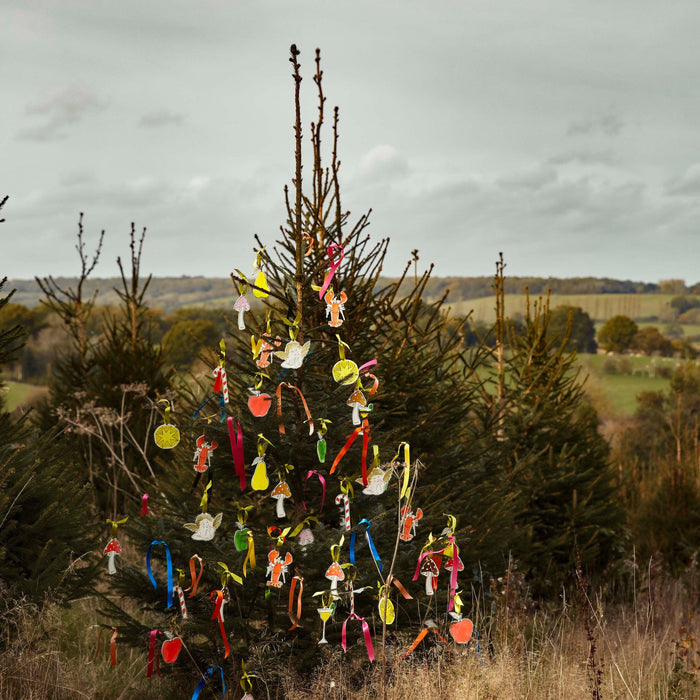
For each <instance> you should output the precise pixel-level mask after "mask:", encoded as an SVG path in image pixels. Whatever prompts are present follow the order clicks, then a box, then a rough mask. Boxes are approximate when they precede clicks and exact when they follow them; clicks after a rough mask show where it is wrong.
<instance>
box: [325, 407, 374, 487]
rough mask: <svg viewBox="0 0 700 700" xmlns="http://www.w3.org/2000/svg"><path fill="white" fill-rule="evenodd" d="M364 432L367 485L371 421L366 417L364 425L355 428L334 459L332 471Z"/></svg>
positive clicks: (364, 474) (363, 464) (364, 467)
mask: <svg viewBox="0 0 700 700" xmlns="http://www.w3.org/2000/svg"><path fill="white" fill-rule="evenodd" d="M360 433H362V485H363V486H367V448H368V446H369V441H370V439H371V438H370V435H369V421H368V420H367V419H366V418H365V419H364V420H363V421H362V425H360V426H358V427H357V428H355V430H353V431H352V433H350V435H349V436H348V440H347V442H346V443H345V444H344V445H343V448H342V449H341V450H340V452H338V455H337V456H336V458H335V459H334V460H333V464H332V466H331V471H330V473H331V474H333V473H335V470H336V467H337V466H338V465H339V464H340V460H341V459H343V457H345V455H346V453H347V451H348V450H349V449H350V447H351V446H352V443H353V442H355V438H356V437H357V436H358V435H359V434H360Z"/></svg>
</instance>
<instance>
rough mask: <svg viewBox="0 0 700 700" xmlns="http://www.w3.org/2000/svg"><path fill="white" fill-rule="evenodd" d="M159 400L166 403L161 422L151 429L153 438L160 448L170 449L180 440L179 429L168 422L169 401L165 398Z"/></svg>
mask: <svg viewBox="0 0 700 700" xmlns="http://www.w3.org/2000/svg"><path fill="white" fill-rule="evenodd" d="M161 401H162V402H163V403H165V404H167V405H166V407H165V411H164V412H163V423H162V424H161V425H159V426H158V427H157V428H156V429H155V430H154V431H153V440H154V441H155V443H156V445H158V447H160V449H161V450H172V449H173V447H175V446H176V445H177V444H178V443H179V442H180V431H179V430H178V428H177V426H175V425H173V424H172V423H171V422H170V402H169V401H166V400H165V399H162V400H161ZM161 401H159V402H158V403H161Z"/></svg>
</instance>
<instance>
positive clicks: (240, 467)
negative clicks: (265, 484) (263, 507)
mask: <svg viewBox="0 0 700 700" xmlns="http://www.w3.org/2000/svg"><path fill="white" fill-rule="evenodd" d="M226 426H227V427H228V439H229V442H230V443H231V456H232V457H233V466H234V468H235V470H236V474H237V475H238V478H239V479H240V482H241V491H245V456H244V454H243V430H242V429H241V424H240V423H239V422H238V421H236V430H235V431H234V429H233V418H232V417H231V416H229V417H228V418H227V419H226Z"/></svg>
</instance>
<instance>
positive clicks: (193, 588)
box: [185, 554, 204, 598]
mask: <svg viewBox="0 0 700 700" xmlns="http://www.w3.org/2000/svg"><path fill="white" fill-rule="evenodd" d="M195 559H196V560H197V561H198V562H199V575H197V576H195V570H196V569H195V564H194V560H195ZM203 573H204V563H203V562H202V557H200V556H199V555H198V554H193V555H192V556H191V557H190V576H191V577H192V585H191V586H190V587H189V588H186V589H185V590H186V591H189V590H191V591H192V593H190V594H189V595H188V596H187V597H188V598H194V596H195V595H196V594H197V586H199V579H200V578H202V574H203Z"/></svg>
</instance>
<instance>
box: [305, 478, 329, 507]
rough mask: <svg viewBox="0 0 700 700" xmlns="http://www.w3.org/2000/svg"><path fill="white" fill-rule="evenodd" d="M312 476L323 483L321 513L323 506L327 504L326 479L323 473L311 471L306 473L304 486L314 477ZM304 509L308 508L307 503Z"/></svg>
mask: <svg viewBox="0 0 700 700" xmlns="http://www.w3.org/2000/svg"><path fill="white" fill-rule="evenodd" d="M312 476H317V477H318V480H319V482H320V483H321V507H320V508H319V513H320V512H321V511H322V510H323V505H324V503H325V502H326V479H325V477H324V476H323V474H321V472H319V471H316V470H315V469H310V470H309V471H308V472H307V473H306V479H305V481H304V484H306V482H307V481H308V480H309V479H310V478H311V477H312ZM304 507H305V508H306V503H304Z"/></svg>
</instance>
